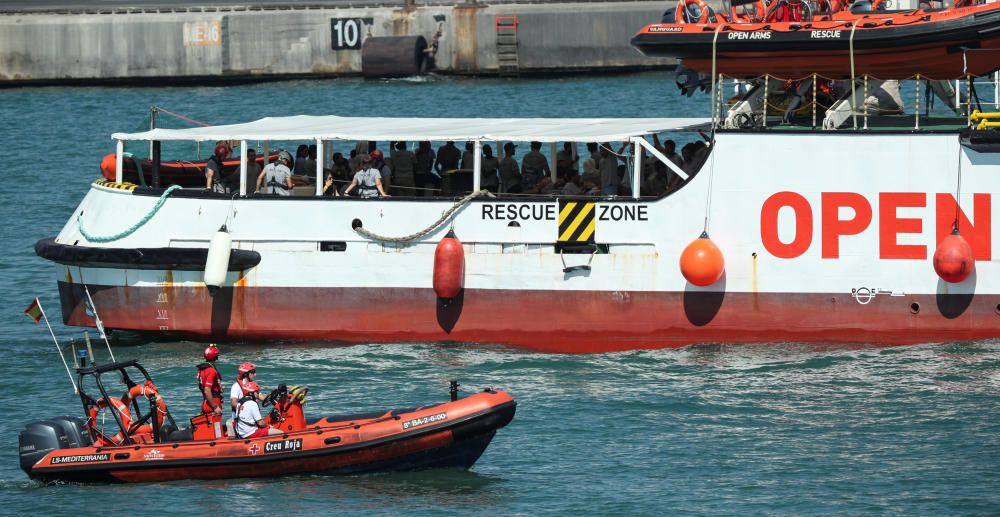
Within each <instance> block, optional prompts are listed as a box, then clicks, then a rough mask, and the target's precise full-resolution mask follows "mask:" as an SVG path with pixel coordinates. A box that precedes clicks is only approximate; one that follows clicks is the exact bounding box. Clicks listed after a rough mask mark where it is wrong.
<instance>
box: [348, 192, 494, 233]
mask: <svg viewBox="0 0 1000 517" xmlns="http://www.w3.org/2000/svg"><path fill="white" fill-rule="evenodd" d="M487 195H488V196H492V194H490V191H488V190H485V189H484V190H480V191H479V192H473V193H471V194H469V195H467V196H465V197H463V198H462V199H460V200H458V202H457V203H455V204H454V205H452V207H451V208H449V209H448V210H445V212H444V213H443V214H441V217H440V218H438V220H437V221H434V222H433V223H431V225H430V226H428V227H427V228H424V229H423V230H420V231H419V232H416V233H411V234H409V235H404V236H402V237H385V236H382V235H378V234H376V233H372V232H370V231H368V230H366V229H364V227H362V226H361V225H360V222H359V224H354V225H351V226H352V229H353V230H354V231H356V232H358V233H359V234H361V235H363V236H365V237H368V238H369V239H372V240H376V241H385V242H409V241H413V240H417V239H419V238H421V237H425V236H426V235H427V234H429V233H431V232H432V231H434V230H435V229H437V227H438V226H441V224H442V223H444V222H445V221H447V220H448V218H450V217H451V215H452V214H454V213H455V211H456V210H458V209H459V208H462V207H463V206H465V205H467V204H469V202H470V201H472V200H473V199H475V198H477V197H479V196H487Z"/></svg>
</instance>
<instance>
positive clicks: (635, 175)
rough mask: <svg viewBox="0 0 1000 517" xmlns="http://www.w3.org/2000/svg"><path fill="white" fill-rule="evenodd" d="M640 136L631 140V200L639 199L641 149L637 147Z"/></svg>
mask: <svg viewBox="0 0 1000 517" xmlns="http://www.w3.org/2000/svg"><path fill="white" fill-rule="evenodd" d="M639 140H643V138H642V137H641V136H637V137H634V138H633V139H632V199H639V179H640V178H642V148H641V147H639V146H640V145H641V144H639Z"/></svg>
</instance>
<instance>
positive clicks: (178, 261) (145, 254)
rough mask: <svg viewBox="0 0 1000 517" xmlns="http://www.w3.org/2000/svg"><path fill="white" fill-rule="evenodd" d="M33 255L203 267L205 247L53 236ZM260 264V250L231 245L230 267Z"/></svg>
mask: <svg viewBox="0 0 1000 517" xmlns="http://www.w3.org/2000/svg"><path fill="white" fill-rule="evenodd" d="M35 255H38V256H39V257H41V258H43V259H46V260H51V261H52V262H55V263H57V264H63V265H67V266H78V267H92V268H109V269H171V270H174V271H202V270H204V269H205V260H206V259H207V258H208V249H207V248H97V247H92V246H74V245H72V244H59V243H57V242H56V240H55V238H48V239H42V240H40V241H38V242H36V243H35ZM257 264H260V253H257V252H256V251H250V250H239V249H234V250H233V251H232V253H231V254H230V255H229V271H242V270H244V269H250V268H252V267H254V266H256V265H257Z"/></svg>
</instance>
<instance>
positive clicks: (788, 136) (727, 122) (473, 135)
mask: <svg viewBox="0 0 1000 517" xmlns="http://www.w3.org/2000/svg"><path fill="white" fill-rule="evenodd" d="M760 29H761V28H760V27H756V28H755V30H760ZM654 32H655V31H652V32H651V31H649V30H648V29H646V30H644V32H642V33H641V34H652V33H654ZM644 41H645V40H644ZM851 52H853V49H852V50H851ZM953 57H954V58H955V59H958V60H961V59H962V53H961V52H959V53H956V54H955V55H954V56H953ZM997 62H998V63H1000V59H998V60H997ZM847 76H848V77H849V79H847V80H844V81H841V82H839V83H837V82H834V81H826V82H824V81H823V79H822V78H817V77H815V76H813V77H811V78H809V79H808V80H806V81H800V83H797V84H798V85H799V86H796V87H793V88H791V90H790V91H791V93H792V94H793V95H797V96H798V98H799V101H802V100H803V99H805V101H804V104H801V103H800V104H799V108H798V109H797V110H795V111H792V112H786V114H785V116H784V117H780V116H775V114H774V113H773V112H772V111H771V109H772V108H773V104H774V103H776V102H778V101H777V100H776V93H775V90H774V84H775V83H777V82H778V81H774V80H773V79H774V78H773V77H772V78H764V80H763V81H758V82H751V83H750V86H752V88H750V89H749V91H748V92H747V93H745V94H744V95H743V96H742V97H741V98H739V99H735V100H734V101H733V102H734V103H733V104H731V105H729V106H726V105H725V103H723V102H721V94H720V93H719V92H721V91H722V85H721V84H719V83H718V81H716V80H712V79H715V78H716V77H715V76H714V75H713V76H710V82H711V85H710V89H711V91H712V99H716V100H718V101H719V102H715V103H712V105H713V109H712V110H711V114H712V117H711V118H705V119H675V118H648V119H614V118H609V119H544V118H525V119H510V118H506V119H431V118H421V119H412V118H353V117H339V116H295V117H281V118H267V119H262V120H258V121H251V122H246V123H241V124H233V125H223V126H211V127H201V128H193V129H176V130H175V129H154V130H150V131H145V132H139V133H116V134H114V135H113V138H114V139H115V140H116V141H117V142H118V143H119V153H120V152H121V148H122V145H121V144H122V143H123V142H126V141H132V140H144V141H151V142H153V143H154V144H156V143H157V142H164V141H172V140H187V141H199V142H217V141H238V142H240V143H241V145H240V146H239V150H240V152H242V150H244V149H246V148H247V147H250V146H255V145H256V146H261V145H263V147H264V151H265V152H266V151H267V145H268V144H267V142H271V141H300V142H301V141H304V142H308V143H313V144H315V145H316V146H317V148H318V151H319V152H318V156H324V155H325V154H326V153H324V151H323V150H324V146H326V147H327V149H328V148H329V146H330V145H331V142H333V143H338V142H340V143H339V144H337V145H341V146H343V145H344V144H343V142H344V141H347V142H349V144H347V145H353V143H354V142H356V141H362V142H363V141H376V142H380V143H381V142H386V141H410V142H413V141H425V140H427V141H435V142H444V141H459V142H461V141H470V142H473V144H474V149H475V150H474V153H475V156H476V157H477V158H476V162H475V164H474V167H473V171H472V174H471V180H470V181H469V183H470V184H469V185H467V186H465V187H464V188H463V187H461V186H459V187H457V188H455V189H453V190H452V191H451V192H445V193H439V195H437V196H428V197H424V196H412V197H411V196H406V195H401V196H393V197H388V198H381V199H358V198H351V197H329V196H323V195H321V193H322V183H323V178H322V177H321V176H319V175H317V178H316V184H317V185H318V186H317V187H315V190H310V191H309V193H308V194H309V195H306V196H298V195H294V196H281V197H278V196H262V195H260V194H253V193H252V192H248V191H247V188H246V185H248V183H249V184H252V183H253V178H246V169H245V165H244V166H243V168H242V170H241V174H242V175H243V176H244V179H243V181H242V182H241V185H243V187H241V190H240V191H239V192H238V193H234V194H231V195H226V194H215V193H211V192H206V191H203V190H196V189H188V188H184V189H164V188H162V187H163V186H161V185H159V184H155V183H156V180H155V178H154V185H153V186H150V187H139V188H136V187H135V186H134V185H127V184H122V183H121V180H122V177H121V172H120V169H119V171H118V175H117V178H116V179H117V183H109V182H106V181H103V180H99V181H97V182H95V183H94V184H93V185H92V186H91V188H90V191H89V192H88V193H87V195H86V197H85V198H84V199H83V201H82V202H81V204H80V206H79V207H78V209H77V210H76V211H74V213H73V214H72V216H71V218H70V219H69V221H68V222H67V223H66V225H65V227H64V228H63V229H62V231H60V232H59V234H58V235H57V236H55V237H54V238H49V239H43V240H42V241H39V243H38V245H37V246H36V251H37V253H38V254H39V255H40V256H42V257H45V258H47V259H49V260H51V261H53V262H54V263H55V264H56V271H57V280H58V283H59V292H60V296H61V302H62V312H63V320H64V322H65V323H66V324H69V325H78V326H90V325H94V319H93V313H92V311H90V310H89V307H88V306H87V304H86V302H85V300H86V294H85V290H84V287H87V288H88V289H89V291H90V293H91V295H92V296H93V300H94V304H95V305H96V307H97V309H98V311H99V313H100V316H101V318H102V320H103V322H104V325H105V326H106V327H109V328H114V329H128V330H133V331H145V332H152V333H163V334H169V335H174V336H177V337H184V338H195V339H209V338H211V339H214V340H226V339H228V340H263V339H285V340H288V339H293V340H294V339H299V340H314V339H317V340H334V341H338V342H357V343H361V342H366V343H367V342H441V341H457V342H488V343H500V344H506V345H512V346H516V347H523V348H528V349H534V350H540V351H549V352H571V353H575V352H604V351H616V350H629V349H640V348H662V347H676V346H683V345H687V344H691V343H698V342H719V343H729V342H733V343H748V342H776V341H810V342H814V341H819V342H864V343H878V344H909V343H919V342H933V341H946V340H968V339H985V338H993V337H997V336H998V335H1000V265H998V262H997V261H994V260H993V256H994V249H996V245H995V244H994V243H995V242H997V241H998V240H1000V239H994V238H993V235H994V234H995V233H996V232H997V230H994V229H993V227H992V221H993V219H994V218H995V217H994V215H993V213H994V212H993V209H992V195H993V193H994V192H998V191H1000V133H998V132H996V131H995V130H994V129H992V128H991V126H993V125H996V123H995V122H991V121H994V120H997V119H1000V116H996V115H990V114H982V113H972V108H975V107H976V106H970V104H971V103H970V102H969V101H968V99H970V98H972V96H965V97H964V98H963V96H956V97H957V99H956V101H955V103H954V104H955V106H954V107H955V109H956V113H957V114H960V115H961V116H956V117H952V118H949V119H945V120H934V119H931V118H929V117H927V116H926V115H920V114H919V108H918V111H917V114H916V115H914V114H909V115H895V116H888V115H876V114H875V113H874V111H872V112H869V110H868V107H867V106H868V104H866V103H865V100H866V97H867V96H868V95H869V91H868V88H869V87H871V88H872V89H874V88H876V87H880V86H884V85H885V82H884V81H883V80H877V81H876V80H875V79H874V78H870V77H863V76H862V75H861V74H857V75H856V74H854V73H848V74H847ZM741 79H744V78H742V77H741ZM882 79H885V78H882ZM900 79H906V77H901V78H900ZM935 79H949V80H950V79H956V78H955V77H947V78H942V77H937V78H935ZM961 79H962V81H961V82H960V83H959V89H960V90H962V91H963V92H964V91H966V90H968V91H970V92H971V91H972V88H973V87H972V86H971V83H972V81H973V80H974V78H972V77H966V76H963V77H962V78H961ZM744 84H746V83H744ZM813 84H817V85H819V84H825V85H826V86H827V87H828V91H826V93H829V92H831V91H832V92H837V93H836V94H831V95H833V96H834V99H833V101H835V102H833V103H832V104H828V105H822V104H821V103H819V102H818V101H817V95H816V93H810V92H811V91H812V90H810V88H811V86H812V85H813ZM915 84H916V85H918V86H917V87H918V88H919V87H920V86H919V85H920V84H923V83H922V81H921V80H920V79H919V78H918V80H917V81H916V83H915ZM945 84H949V85H954V83H951V82H949V81H945ZM938 86H939V87H940V85H938ZM923 87H924V88H927V87H929V85H927V84H924V86H923ZM817 89H818V88H817ZM787 91H788V89H787V88H786V92H787ZM935 91H937V90H935ZM951 92H952V93H954V90H951ZM919 96H920V95H918V98H919ZM803 107H804V108H805V109H802V108H803ZM810 107H811V109H810ZM790 117H791V119H793V120H790ZM796 117H798V118H797V120H794V119H795V118H796ZM782 119H784V122H782ZM696 131H700V132H701V133H697V132H696ZM664 132H681V133H683V132H688V133H687V134H689V135H690V136H692V137H693V138H701V137H700V136H699V134H703V135H704V137H705V138H706V140H707V145H706V146H704V147H703V149H704V151H705V152H707V154H705V155H703V156H702V160H700V161H702V162H703V163H702V164H700V166H698V167H684V168H682V167H678V166H677V165H676V164H675V163H674V162H673V161H672V160H670V159H669V158H668V157H666V156H664V155H663V153H662V152H661V151H662V148H661V147H657V146H655V145H653V144H650V143H649V141H648V139H649V138H650V137H651V136H652V135H660V134H663V133H664ZM527 141H538V142H543V143H552V145H553V148H554V147H555V143H556V142H578V143H586V142H615V145H614V147H616V148H617V147H618V144H617V143H618V142H628V146H627V148H626V151H625V154H626V155H627V156H625V157H624V161H623V163H625V164H627V167H628V170H627V173H626V174H625V176H626V178H624V181H623V183H625V184H626V185H628V186H629V187H627V191H628V195H617V196H611V195H608V196H580V195H561V194H546V195H534V196H528V195H515V194H486V193H485V192H484V191H481V188H480V187H481V177H480V165H481V164H480V161H479V158H478V157H479V156H480V154H481V152H480V150H481V147H482V146H483V145H484V144H491V145H493V146H494V148H496V149H499V148H500V147H501V145H502V143H504V142H527ZM644 149H645V150H647V151H648V152H649V155H651V156H653V157H655V159H656V160H657V162H658V163H661V164H662V166H659V165H658V167H661V169H662V170H666V171H667V174H668V175H670V176H671V177H673V176H676V177H677V178H679V180H678V181H677V182H676V186H675V187H674V188H671V189H668V191H667V192H666V193H665V194H660V195H649V193H648V192H643V189H644V188H645V186H646V182H645V181H644V180H643V174H644V169H643V162H642V160H636V159H632V158H633V157H635V156H638V155H640V153H642V152H643V150H644ZM765 150H767V151H766V152H765ZM553 154H554V153H553ZM581 154H582V153H581ZM118 163H121V160H118ZM244 163H245V160H244ZM553 169H555V167H553ZM554 176H555V173H554V172H553V179H554ZM456 177H457V174H456ZM671 183H674V182H673V181H671ZM460 184H461V182H458V181H456V182H454V185H460ZM164 186H165V185H164ZM632 186H634V188H632ZM289 221H295V222H296V224H289ZM223 225H224V226H225V231H221V232H220V226H223ZM956 230H957V232H956ZM449 231H452V232H454V233H453V234H454V236H455V237H457V239H459V240H460V243H459V240H456V239H455V238H452V237H449V236H448V235H449ZM953 233H955V235H952V234H953ZM998 252H1000V250H998ZM206 264H207V265H206ZM206 268H207V271H206Z"/></svg>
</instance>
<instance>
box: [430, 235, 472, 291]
mask: <svg viewBox="0 0 1000 517" xmlns="http://www.w3.org/2000/svg"><path fill="white" fill-rule="evenodd" d="M464 285H465V251H464V250H463V249H462V242H461V241H459V240H458V237H455V231H454V230H451V231H449V232H448V235H445V237H444V238H443V239H441V242H439V243H438V245H437V249H435V250H434V292H435V293H437V295H438V298H444V299H446V300H450V299H452V298H455V297H456V296H458V293H459V292H460V291H461V290H462V287H464Z"/></svg>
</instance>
